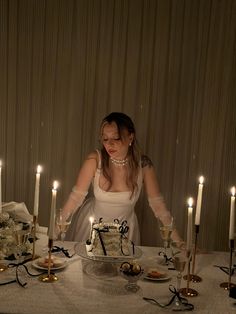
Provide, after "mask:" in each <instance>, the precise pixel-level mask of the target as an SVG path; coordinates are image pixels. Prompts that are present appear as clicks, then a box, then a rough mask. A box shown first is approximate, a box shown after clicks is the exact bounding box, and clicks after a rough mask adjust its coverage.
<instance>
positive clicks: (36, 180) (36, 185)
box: [34, 165, 42, 216]
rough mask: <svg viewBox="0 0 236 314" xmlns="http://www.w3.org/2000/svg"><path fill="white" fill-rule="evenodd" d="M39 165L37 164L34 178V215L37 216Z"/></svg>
mask: <svg viewBox="0 0 236 314" xmlns="http://www.w3.org/2000/svg"><path fill="white" fill-rule="evenodd" d="M41 170H42V168H41V166H40V165H38V167H37V172H36V179H35V191H34V216H38V213H39V186H40V173H41Z"/></svg>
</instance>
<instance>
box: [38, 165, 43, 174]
mask: <svg viewBox="0 0 236 314" xmlns="http://www.w3.org/2000/svg"><path fill="white" fill-rule="evenodd" d="M41 171H42V167H41V166H40V165H38V166H37V173H40V172H41Z"/></svg>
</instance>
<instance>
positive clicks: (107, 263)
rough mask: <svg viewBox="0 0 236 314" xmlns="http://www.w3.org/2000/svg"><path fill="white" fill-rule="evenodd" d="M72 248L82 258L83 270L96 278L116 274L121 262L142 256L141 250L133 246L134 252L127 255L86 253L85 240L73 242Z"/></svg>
mask: <svg viewBox="0 0 236 314" xmlns="http://www.w3.org/2000/svg"><path fill="white" fill-rule="evenodd" d="M74 250H75V253H76V254H78V255H79V256H80V257H82V258H83V259H84V262H83V261H82V265H83V271H84V272H85V273H86V274H87V275H89V276H91V277H93V278H96V279H98V278H100V279H105V278H109V277H114V276H117V275H118V268H119V266H120V265H121V264H122V263H123V262H125V261H131V260H136V259H138V258H140V257H141V256H142V250H141V249H140V248H139V247H134V254H132V255H128V256H125V255H122V256H105V255H104V256H102V255H99V256H95V255H88V253H87V250H86V244H85V242H79V243H77V244H75V247H74Z"/></svg>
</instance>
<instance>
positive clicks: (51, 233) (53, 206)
mask: <svg viewBox="0 0 236 314" xmlns="http://www.w3.org/2000/svg"><path fill="white" fill-rule="evenodd" d="M57 188H58V182H57V181H54V182H53V189H52V203H51V215H50V224H49V230H48V237H49V239H53V238H54V228H55V214H56V199H57Z"/></svg>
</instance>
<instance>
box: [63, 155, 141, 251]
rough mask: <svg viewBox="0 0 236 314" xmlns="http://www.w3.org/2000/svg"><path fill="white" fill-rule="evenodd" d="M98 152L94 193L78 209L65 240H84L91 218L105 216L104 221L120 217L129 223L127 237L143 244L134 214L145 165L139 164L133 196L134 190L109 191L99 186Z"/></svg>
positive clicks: (87, 235) (99, 167)
mask: <svg viewBox="0 0 236 314" xmlns="http://www.w3.org/2000/svg"><path fill="white" fill-rule="evenodd" d="M97 152H98V155H99V165H98V168H97V170H96V173H95V176H94V180H93V193H94V196H92V197H90V198H88V199H87V200H86V201H85V202H84V203H83V205H82V206H81V207H80V208H79V209H77V211H76V212H75V214H74V216H73V219H72V223H71V225H70V228H69V229H68V231H67V234H66V240H68V241H77V242H83V241H86V240H87V239H88V238H89V234H90V229H91V226H90V221H89V218H90V217H91V216H92V217H94V219H95V221H97V222H98V221H99V219H100V218H102V220H103V222H113V221H114V219H118V220H119V221H120V223H122V221H124V220H126V221H127V225H128V226H129V231H128V235H127V236H128V238H129V239H130V240H131V241H133V242H134V244H135V245H139V244H140V234H139V226H138V220H137V216H136V213H135V204H136V202H137V200H138V198H139V195H140V191H141V188H142V182H143V177H142V168H141V165H140V170H139V175H138V180H137V185H138V188H137V190H136V192H135V193H134V194H133V196H132V198H130V195H131V192H130V191H126V192H107V191H104V190H102V189H101V188H100V187H99V178H100V173H101V170H100V169H101V157H100V152H99V151H97Z"/></svg>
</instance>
